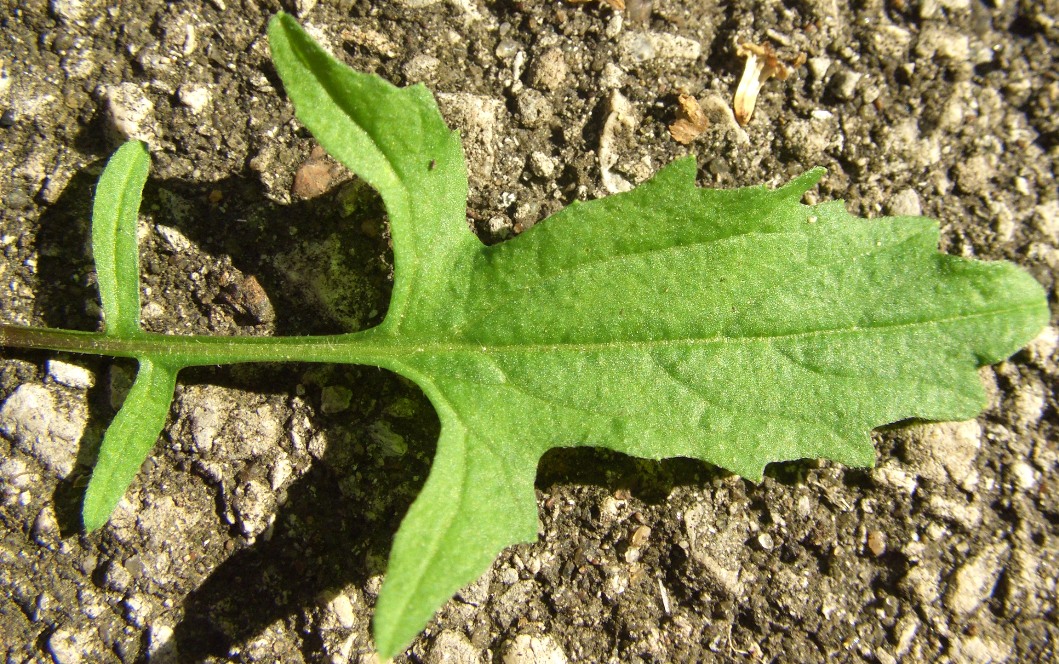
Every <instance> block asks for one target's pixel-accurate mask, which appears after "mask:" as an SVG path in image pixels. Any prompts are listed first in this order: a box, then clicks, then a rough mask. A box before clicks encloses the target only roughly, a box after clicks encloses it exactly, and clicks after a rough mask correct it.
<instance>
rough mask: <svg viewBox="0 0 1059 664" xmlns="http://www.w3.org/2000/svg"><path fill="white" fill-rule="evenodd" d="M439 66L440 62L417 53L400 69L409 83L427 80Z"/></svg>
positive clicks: (425, 54) (429, 56)
mask: <svg viewBox="0 0 1059 664" xmlns="http://www.w3.org/2000/svg"><path fill="white" fill-rule="evenodd" d="M440 66H441V60H438V59H437V58H435V57H434V56H433V55H429V54H427V53H419V54H417V55H415V56H413V57H412V59H411V60H409V61H408V62H406V63H405V64H404V66H403V67H402V68H401V71H402V72H404V75H405V78H407V79H408V81H409V82H410V83H419V82H422V81H426V80H428V79H429V78H430V77H432V76H433V75H434V72H436V71H437V70H438V67H440Z"/></svg>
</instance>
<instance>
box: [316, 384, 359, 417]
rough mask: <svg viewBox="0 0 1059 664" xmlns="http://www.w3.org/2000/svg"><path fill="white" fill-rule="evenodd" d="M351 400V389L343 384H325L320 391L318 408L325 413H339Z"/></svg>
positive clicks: (347, 406)
mask: <svg viewBox="0 0 1059 664" xmlns="http://www.w3.org/2000/svg"><path fill="white" fill-rule="evenodd" d="M352 401H353V390H351V389H349V388H348V387H346V386H345V385H327V386H325V387H324V388H323V390H321V391H320V410H322V411H323V412H325V413H328V414H333V413H341V412H342V411H344V410H346V409H347V408H349V404H350V403H351V402H352Z"/></svg>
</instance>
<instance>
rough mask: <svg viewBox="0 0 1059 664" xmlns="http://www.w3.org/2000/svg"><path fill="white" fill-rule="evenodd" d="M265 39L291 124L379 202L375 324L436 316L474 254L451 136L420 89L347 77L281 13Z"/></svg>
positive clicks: (455, 139) (463, 181)
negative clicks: (380, 277) (390, 281)
mask: <svg viewBox="0 0 1059 664" xmlns="http://www.w3.org/2000/svg"><path fill="white" fill-rule="evenodd" d="M268 34H269V45H270V47H271V49H272V59H273V62H274V63H275V66H276V70H277V71H278V72H279V74H280V78H281V79H282V80H283V85H284V88H285V90H286V92H287V96H288V97H289V98H290V99H291V101H292V102H293V103H294V107H295V112H296V114H297V117H298V119H299V120H300V121H301V122H302V123H303V124H304V125H305V126H306V127H308V129H309V130H310V131H311V132H312V133H313V136H314V137H316V139H317V140H318V141H319V142H320V144H321V145H322V146H324V148H325V149H326V150H327V151H328V153H330V154H331V156H333V157H334V158H335V159H337V160H338V161H340V162H341V163H342V164H344V165H345V166H346V167H347V168H349V169H350V170H351V171H353V172H354V173H356V174H357V175H359V176H360V177H361V178H363V179H364V180H366V181H367V182H368V183H369V184H371V185H372V187H374V188H375V189H376V190H378V192H379V193H380V194H381V195H382V198H383V201H384V202H385V204H386V210H387V213H388V214H389V217H390V226H391V228H392V235H393V245H394V261H395V265H394V270H395V273H396V275H397V278H396V279H395V283H394V291H393V295H392V298H391V301H390V309H389V312H388V314H387V318H386V321H385V322H384V323H383V326H384V327H394V328H397V327H400V326H401V325H402V323H403V321H404V319H405V318H408V317H415V318H432V317H440V316H441V315H442V314H441V313H440V312H438V310H437V306H438V305H437V302H438V301H439V300H440V299H442V298H443V297H444V295H439V294H442V293H446V292H449V291H453V290H454V289H457V290H458V289H459V288H460V282H459V280H453V279H451V278H450V277H451V274H452V272H451V266H453V265H464V264H466V262H467V261H468V260H469V259H470V257H471V255H472V254H473V253H474V252H475V251H476V250H477V248H478V247H480V246H481V243H480V242H479V241H478V240H477V238H476V237H475V236H474V235H473V234H472V233H471V232H470V230H469V229H468V227H467V224H466V205H467V169H466V166H465V165H464V161H463V150H462V148H461V146H460V141H459V135H458V134H457V133H456V132H454V131H451V130H449V128H448V127H447V126H446V125H445V122H444V120H443V119H442V117H441V114H440V112H439V111H438V107H437V104H436V103H435V101H434V97H433V95H431V93H430V92H429V91H428V90H427V89H426V88H425V87H423V86H422V85H414V86H411V87H408V88H397V87H396V86H394V85H392V84H390V83H388V82H387V81H384V80H383V79H382V78H380V77H378V76H375V75H370V74H362V73H360V72H356V71H354V70H352V69H350V68H349V67H347V66H345V65H343V64H342V63H340V62H338V61H337V60H336V59H335V58H334V57H332V56H331V55H330V54H329V53H327V51H325V50H324V49H323V48H321V47H320V46H319V45H318V44H317V43H316V42H315V41H314V40H313V39H312V38H311V37H310V36H309V35H308V34H307V33H306V32H305V30H303V29H302V28H301V26H299V25H298V23H297V21H295V20H294V18H293V17H291V16H290V15H288V14H284V13H280V14H277V15H276V16H275V17H273V19H272V20H271V21H270V23H269V30H268ZM413 286H418V289H414V288H413Z"/></svg>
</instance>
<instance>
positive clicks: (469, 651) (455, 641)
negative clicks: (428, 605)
mask: <svg viewBox="0 0 1059 664" xmlns="http://www.w3.org/2000/svg"><path fill="white" fill-rule="evenodd" d="M479 661H480V658H479V656H478V650H477V649H476V648H475V647H474V646H473V645H471V642H470V641H469V640H468V639H467V637H466V636H464V635H463V633H462V632H458V631H456V630H453V629H446V630H444V631H443V632H441V633H440V634H438V635H437V636H436V637H434V642H433V643H432V644H431V646H430V653H429V654H428V655H427V664H479Z"/></svg>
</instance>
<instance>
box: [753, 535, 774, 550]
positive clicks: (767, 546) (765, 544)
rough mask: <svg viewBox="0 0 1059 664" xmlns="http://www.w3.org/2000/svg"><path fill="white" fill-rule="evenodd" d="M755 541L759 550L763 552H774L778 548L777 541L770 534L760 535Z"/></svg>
mask: <svg viewBox="0 0 1059 664" xmlns="http://www.w3.org/2000/svg"><path fill="white" fill-rule="evenodd" d="M755 541H756V542H757V546H758V548H759V549H761V550H762V551H772V549H773V548H775V546H776V543H775V541H773V539H772V535H769V534H768V533H759V534H758V536H757V539H756V540H755Z"/></svg>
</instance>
